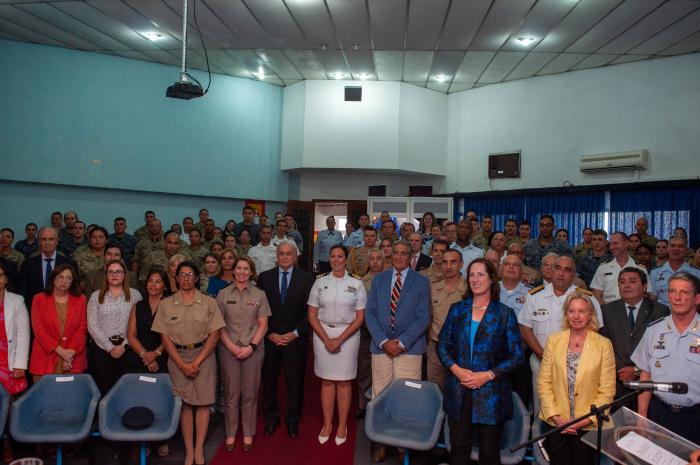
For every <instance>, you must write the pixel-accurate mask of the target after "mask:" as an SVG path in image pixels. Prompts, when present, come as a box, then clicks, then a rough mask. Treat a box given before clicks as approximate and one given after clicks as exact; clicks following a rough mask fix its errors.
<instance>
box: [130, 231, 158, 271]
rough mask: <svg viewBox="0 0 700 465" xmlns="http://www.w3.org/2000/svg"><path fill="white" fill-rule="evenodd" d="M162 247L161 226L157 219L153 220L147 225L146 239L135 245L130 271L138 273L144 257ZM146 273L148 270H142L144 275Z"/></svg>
mask: <svg viewBox="0 0 700 465" xmlns="http://www.w3.org/2000/svg"><path fill="white" fill-rule="evenodd" d="M163 246H164V242H163V226H162V224H161V223H160V220H159V219H158V218H153V219H152V220H151V221H150V222H149V223H148V237H146V238H144V239H142V240H141V241H139V243H138V244H137V245H136V251H135V252H134V259H133V260H132V261H131V271H133V272H134V273H138V272H139V269H140V268H142V264H143V261H144V260H146V257H147V256H148V255H149V254H150V253H151V252H155V251H156V250H160V249H162V248H163ZM146 271H148V270H147V269H146V270H144V273H145V272H146Z"/></svg>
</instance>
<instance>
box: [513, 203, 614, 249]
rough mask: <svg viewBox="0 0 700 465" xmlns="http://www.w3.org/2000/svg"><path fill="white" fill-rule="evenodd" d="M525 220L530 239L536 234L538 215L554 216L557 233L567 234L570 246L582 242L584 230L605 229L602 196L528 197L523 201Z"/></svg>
mask: <svg viewBox="0 0 700 465" xmlns="http://www.w3.org/2000/svg"><path fill="white" fill-rule="evenodd" d="M526 205H527V219H528V221H530V223H531V224H532V237H537V235H538V234H539V224H540V223H539V221H540V215H543V214H545V213H549V214H551V215H552V216H554V223H555V225H556V229H559V228H564V229H567V230H568V231H569V244H570V245H572V246H573V245H576V244H578V243H579V242H581V240H582V238H581V236H582V234H583V230H584V229H585V228H593V229H596V228H603V227H604V225H605V223H604V222H605V192H604V191H601V192H571V193H559V192H557V193H554V194H531V195H528V196H527V198H526Z"/></svg>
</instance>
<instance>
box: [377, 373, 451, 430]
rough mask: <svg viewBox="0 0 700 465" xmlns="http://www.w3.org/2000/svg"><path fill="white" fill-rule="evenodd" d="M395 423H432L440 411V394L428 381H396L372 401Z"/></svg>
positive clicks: (434, 385)
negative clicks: (423, 421)
mask: <svg viewBox="0 0 700 465" xmlns="http://www.w3.org/2000/svg"><path fill="white" fill-rule="evenodd" d="M373 402H375V403H376V404H378V406H381V411H382V412H383V413H384V414H386V415H389V416H390V417H391V418H392V419H393V420H395V421H397V422H412V421H421V420H423V419H425V420H427V421H430V422H432V421H434V418H435V415H436V413H437V412H439V411H441V410H442V392H441V391H440V388H439V387H438V386H437V384H435V383H432V382H430V381H415V380H411V379H397V380H394V381H393V382H392V383H391V384H389V386H387V387H386V389H384V390H383V391H382V392H381V394H380V395H379V396H377V398H376V399H375V400H374V401H373Z"/></svg>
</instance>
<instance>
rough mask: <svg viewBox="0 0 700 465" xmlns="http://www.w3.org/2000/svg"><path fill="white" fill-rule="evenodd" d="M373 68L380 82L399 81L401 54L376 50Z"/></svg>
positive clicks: (400, 77) (401, 69) (401, 74)
mask: <svg viewBox="0 0 700 465" xmlns="http://www.w3.org/2000/svg"><path fill="white" fill-rule="evenodd" d="M374 67H375V69H376V71H377V79H379V80H380V81H400V80H401V79H402V77H403V52H397V51H393V50H385V51H381V50H376V51H375V52H374Z"/></svg>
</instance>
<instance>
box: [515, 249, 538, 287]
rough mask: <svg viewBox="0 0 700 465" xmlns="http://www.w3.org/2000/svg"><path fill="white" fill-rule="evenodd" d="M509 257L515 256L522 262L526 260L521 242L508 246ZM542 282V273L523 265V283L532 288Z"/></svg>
mask: <svg viewBox="0 0 700 465" xmlns="http://www.w3.org/2000/svg"><path fill="white" fill-rule="evenodd" d="M508 255H515V256H516V257H518V258H519V259H520V261H521V262H522V261H523V260H524V259H525V253H524V252H523V244H522V243H521V242H511V243H510V245H508ZM540 281H542V273H540V272H539V271H537V270H536V269H534V268H530V267H529V266H527V265H525V264H524V263H523V282H524V283H525V284H527V285H528V286H532V285H533V284H535V283H538V282H540Z"/></svg>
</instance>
